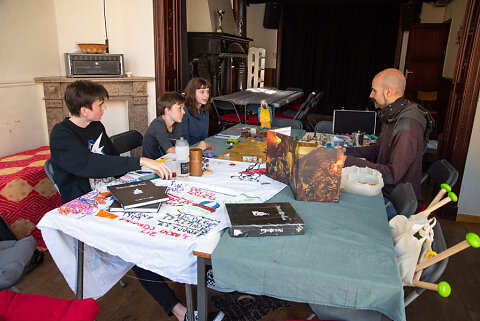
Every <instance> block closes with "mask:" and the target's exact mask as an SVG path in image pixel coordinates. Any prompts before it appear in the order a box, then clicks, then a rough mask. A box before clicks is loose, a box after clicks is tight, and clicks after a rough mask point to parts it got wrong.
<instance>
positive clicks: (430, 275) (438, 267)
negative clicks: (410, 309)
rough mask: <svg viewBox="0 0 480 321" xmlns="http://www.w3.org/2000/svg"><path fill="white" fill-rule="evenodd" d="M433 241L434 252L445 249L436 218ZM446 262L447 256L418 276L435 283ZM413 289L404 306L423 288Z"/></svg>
mask: <svg viewBox="0 0 480 321" xmlns="http://www.w3.org/2000/svg"><path fill="white" fill-rule="evenodd" d="M433 234H434V237H433V243H432V250H433V251H435V252H436V253H440V252H443V251H445V250H446V249H447V245H446V244H445V238H444V237H443V232H442V228H441V226H440V222H439V221H438V220H437V223H436V224H435V226H434V227H433ZM447 263H448V258H446V259H443V260H441V261H440V262H437V263H435V264H433V265H431V266H429V267H427V268H426V269H425V270H423V272H422V275H421V276H420V281H424V282H430V283H437V281H438V279H439V278H440V277H441V276H442V274H443V272H444V271H445V269H446V267H447ZM414 289H415V290H414V291H413V292H412V293H410V294H409V295H408V296H407V297H406V298H405V306H407V305H409V304H410V303H411V302H412V301H413V300H415V299H416V298H417V297H418V296H419V295H420V294H422V293H423V292H424V291H425V289H423V288H414Z"/></svg>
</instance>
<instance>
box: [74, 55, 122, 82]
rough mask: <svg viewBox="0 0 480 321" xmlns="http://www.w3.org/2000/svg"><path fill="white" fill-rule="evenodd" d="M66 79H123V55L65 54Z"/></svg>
mask: <svg viewBox="0 0 480 321" xmlns="http://www.w3.org/2000/svg"><path fill="white" fill-rule="evenodd" d="M65 69H66V72H67V77H125V68H124V61H123V54H75V53H66V54H65Z"/></svg>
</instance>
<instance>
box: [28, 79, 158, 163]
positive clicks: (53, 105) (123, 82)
mask: <svg viewBox="0 0 480 321" xmlns="http://www.w3.org/2000/svg"><path fill="white" fill-rule="evenodd" d="M76 80H91V81H95V82H97V83H100V84H102V85H103V86H104V87H105V88H106V89H107V91H108V94H109V96H110V100H119V101H126V105H127V108H128V111H127V113H128V128H129V129H135V130H137V131H139V132H140V133H141V134H142V135H143V134H144V133H145V131H146V130H147V127H148V111H147V105H148V101H147V98H148V93H147V82H148V81H154V80H155V78H153V77H124V78H67V77H36V78H35V82H36V83H43V94H44V100H45V109H46V113H47V126H48V133H49V134H50V132H51V130H52V128H53V126H55V124H57V123H59V122H61V121H62V120H63V119H64V118H65V117H68V116H69V113H68V109H67V106H66V105H65V101H64V100H63V95H64V93H65V89H66V88H67V86H68V85H69V84H70V83H72V82H74V81H76ZM132 155H134V156H139V151H137V150H135V151H134V153H132Z"/></svg>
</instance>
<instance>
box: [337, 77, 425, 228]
mask: <svg viewBox="0 0 480 321" xmlns="http://www.w3.org/2000/svg"><path fill="white" fill-rule="evenodd" d="M405 85H406V79H405V77H404V76H403V74H402V72H401V71H400V70H398V69H394V68H389V69H385V70H383V71H381V72H380V73H378V74H377V75H376V76H375V77H374V78H373V81H372V91H371V93H370V98H371V99H372V101H373V103H374V104H375V107H376V108H378V109H379V111H378V116H379V118H380V121H381V122H382V133H381V135H380V138H379V139H378V140H377V143H376V144H373V145H371V146H367V147H360V148H347V149H346V155H347V158H346V160H345V165H344V166H345V167H347V166H353V165H356V166H358V167H370V168H374V169H376V170H378V171H379V172H380V173H382V176H383V181H384V184H385V186H384V187H383V195H384V197H385V198H386V200H388V199H389V197H390V193H391V192H392V190H393V189H394V188H395V186H397V184H399V183H405V182H410V183H411V184H412V186H413V189H414V191H415V195H416V197H417V201H418V207H421V206H422V205H423V203H424V201H423V199H422V195H421V178H422V157H423V152H424V148H425V146H426V145H425V144H426V142H427V141H428V136H429V135H430V133H431V131H432V127H433V119H432V117H431V116H430V114H428V112H427V111H426V110H425V109H424V108H423V107H422V106H420V105H418V104H416V103H414V102H411V101H409V100H407V99H406V98H405V97H403V95H404V92H405ZM360 158H365V159H366V160H364V159H360ZM387 215H388V218H389V219H390V218H392V217H393V216H395V215H396V211H395V208H394V207H393V205H392V206H389V207H388V208H387Z"/></svg>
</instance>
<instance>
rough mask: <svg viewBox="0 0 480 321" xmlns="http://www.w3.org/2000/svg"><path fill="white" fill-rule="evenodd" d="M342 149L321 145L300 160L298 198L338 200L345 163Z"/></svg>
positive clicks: (296, 184) (317, 200)
mask: <svg viewBox="0 0 480 321" xmlns="http://www.w3.org/2000/svg"><path fill="white" fill-rule="evenodd" d="M344 159H345V157H344V154H343V152H342V151H341V150H340V149H333V148H325V147H319V148H317V149H315V150H314V151H312V152H310V153H308V154H307V155H305V156H304V157H302V158H300V159H299V160H298V169H297V171H296V179H295V189H294V192H296V195H295V196H296V197H295V198H296V199H297V200H303V201H316V202H330V203H332V202H335V203H336V202H338V197H339V194H340V179H341V177H342V168H343V163H344Z"/></svg>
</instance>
